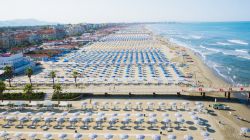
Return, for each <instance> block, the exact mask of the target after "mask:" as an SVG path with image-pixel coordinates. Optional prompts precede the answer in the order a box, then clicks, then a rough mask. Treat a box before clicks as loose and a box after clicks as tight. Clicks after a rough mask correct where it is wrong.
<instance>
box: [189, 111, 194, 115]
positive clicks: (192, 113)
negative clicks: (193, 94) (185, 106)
mask: <svg viewBox="0 0 250 140" xmlns="http://www.w3.org/2000/svg"><path fill="white" fill-rule="evenodd" d="M188 114H189V115H191V116H192V115H195V114H196V113H195V112H193V111H192V112H189V113H188Z"/></svg>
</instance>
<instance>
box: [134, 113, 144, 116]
mask: <svg viewBox="0 0 250 140" xmlns="http://www.w3.org/2000/svg"><path fill="white" fill-rule="evenodd" d="M143 116H144V115H143V114H142V113H137V114H136V117H143Z"/></svg>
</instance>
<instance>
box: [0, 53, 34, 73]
mask: <svg viewBox="0 0 250 140" xmlns="http://www.w3.org/2000/svg"><path fill="white" fill-rule="evenodd" d="M5 66H11V67H12V68H13V70H14V73H15V74H19V73H22V72H24V71H25V70H26V69H27V68H29V67H34V66H35V63H34V62H32V61H30V59H29V58H27V57H24V56H23V54H22V53H19V54H15V55H12V54H9V53H6V54H2V55H0V70H3V69H4V67H5Z"/></svg>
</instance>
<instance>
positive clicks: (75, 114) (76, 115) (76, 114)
mask: <svg viewBox="0 0 250 140" xmlns="http://www.w3.org/2000/svg"><path fill="white" fill-rule="evenodd" d="M80 114H81V113H80V112H79V111H78V112H75V113H73V116H74V117H78V116H79V115H80Z"/></svg>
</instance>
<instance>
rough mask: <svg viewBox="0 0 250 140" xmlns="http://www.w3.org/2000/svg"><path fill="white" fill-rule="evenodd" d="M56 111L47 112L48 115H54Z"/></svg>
mask: <svg viewBox="0 0 250 140" xmlns="http://www.w3.org/2000/svg"><path fill="white" fill-rule="evenodd" d="M55 114H56V113H55V112H49V113H48V116H54V115H55Z"/></svg>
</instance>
